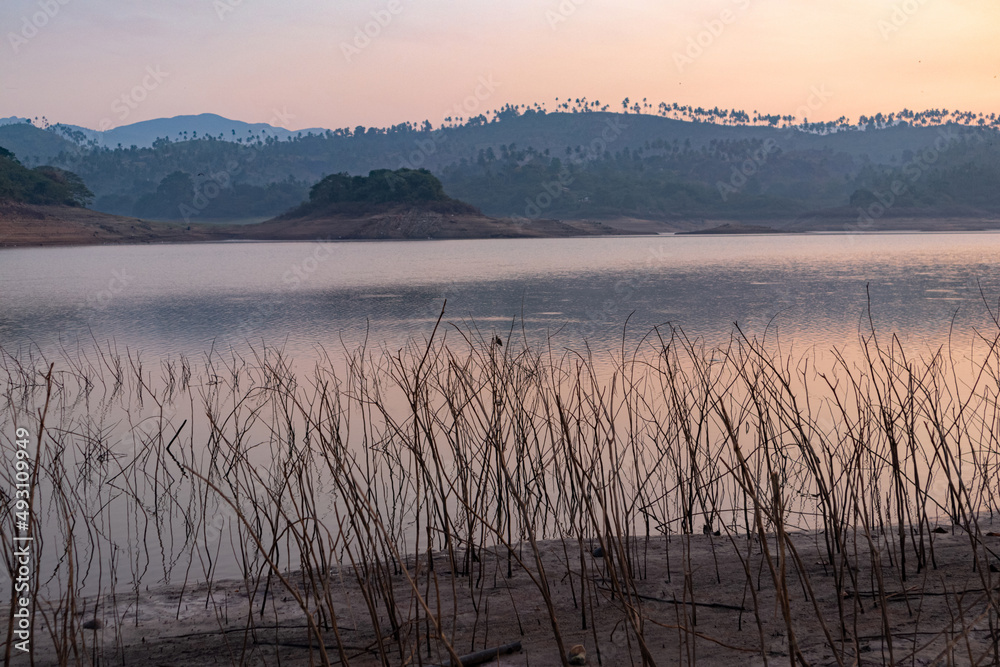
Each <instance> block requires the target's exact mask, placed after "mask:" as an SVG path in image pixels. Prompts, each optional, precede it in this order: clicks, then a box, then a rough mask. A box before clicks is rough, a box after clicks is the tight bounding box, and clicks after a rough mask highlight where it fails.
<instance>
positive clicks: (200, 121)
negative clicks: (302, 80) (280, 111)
mask: <svg viewBox="0 0 1000 667" xmlns="http://www.w3.org/2000/svg"><path fill="white" fill-rule="evenodd" d="M29 122H30V119H28V118H20V117H17V116H11V117H9V118H0V126H3V125H12V124H16V123H24V124H27V123H29ZM47 129H51V130H52V131H53V132H55V133H57V134H58V135H59V136H61V137H63V138H65V139H67V140H68V141H71V142H73V143H76V144H80V145H85V144H86V145H91V146H99V147H104V148H116V147H118V146H121V147H122V148H130V147H132V146H135V147H137V148H150V147H151V146H152V145H153V142H155V141H156V140H157V139H163V138H167V139H170V140H171V141H185V140H190V139H204V138H207V137H212V138H213V139H220V140H223V141H232V142H234V143H235V142H240V143H243V142H249V141H256V140H257V139H260V138H266V137H274V138H276V139H278V140H279V141H286V140H288V139H289V138H292V137H297V136H305V135H308V134H323V133H325V132H326V131H327V130H326V129H325V128H316V127H314V128H309V129H305V130H287V129H285V128H283V127H275V126H273V125H269V124H267V123H244V122H243V121H240V120H230V119H229V118H223V117H222V116H219V115H216V114H213V113H203V114H198V115H195V116H174V117H173V118H156V119H154V120H145V121H141V122H138V123H132V124H130V125H122V126H120V127H115V128H112V129H110V130H105V131H104V132H101V131H99V130H92V129H90V128H86V127H80V126H78V125H66V124H62V123H59V124H56V125H51V126H49V128H47Z"/></svg>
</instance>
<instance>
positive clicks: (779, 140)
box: [0, 100, 1000, 220]
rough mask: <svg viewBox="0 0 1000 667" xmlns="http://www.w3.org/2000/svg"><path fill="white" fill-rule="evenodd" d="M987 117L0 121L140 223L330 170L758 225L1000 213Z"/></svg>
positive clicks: (29, 159)
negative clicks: (195, 124)
mask: <svg viewBox="0 0 1000 667" xmlns="http://www.w3.org/2000/svg"><path fill="white" fill-rule="evenodd" d="M626 102H628V101H626ZM625 111H627V113H625ZM997 125H998V121H997V119H996V117H995V116H990V117H985V116H976V115H971V114H964V113H962V112H955V111H938V110H931V111H927V112H922V113H919V114H918V113H913V112H909V111H903V112H899V113H896V114H888V115H883V114H876V115H875V116H872V117H864V118H862V119H860V120H859V122H858V123H856V124H851V123H849V122H847V121H846V120H845V119H840V120H838V121H836V122H831V123H806V122H795V119H794V118H791V117H783V116H768V115H762V114H758V113H756V112H755V113H754V114H753V115H750V114H746V113H744V112H738V111H721V110H718V109H713V110H706V109H689V108H687V107H676V106H665V105H661V106H660V107H658V108H657V107H652V106H651V105H650V104H648V103H646V102H643V103H641V104H640V103H628V104H624V105H623V109H622V113H614V112H611V111H609V110H608V108H607V105H600V106H598V105H596V104H594V103H591V102H587V101H586V100H574V101H572V102H570V101H567V102H564V103H563V105H561V106H560V109H559V111H558V112H546V111H544V110H543V109H541V108H540V107H537V105H536V107H532V108H528V107H521V108H518V107H510V106H508V107H505V108H504V109H501V110H499V111H497V112H495V113H491V114H484V115H481V116H477V117H474V118H470V119H448V121H447V122H446V123H445V125H444V126H442V127H439V128H436V129H435V128H432V127H431V125H430V123H423V124H420V125H418V124H413V123H403V124H400V125H396V126H393V127H389V128H365V127H357V128H353V129H349V128H343V129H339V130H327V131H323V132H317V133H312V134H308V133H307V134H304V135H302V136H298V135H295V136H289V137H288V138H287V139H286V140H279V139H278V138H276V137H263V136H260V135H255V136H253V137H246V138H243V137H239V138H238V140H232V137H229V138H220V137H215V136H208V137H199V138H198V139H193V138H192V139H185V138H184V136H185V135H183V134H182V135H180V139H179V140H178V136H176V135H175V136H174V137H173V138H171V137H161V138H159V139H158V140H155V141H154V142H153V145H152V146H150V147H148V148H140V147H135V146H133V147H117V146H116V147H114V148H110V147H105V146H100V145H96V144H95V143H94V141H92V140H87V139H86V138H81V137H77V138H78V139H80V141H78V142H74V141H70V140H69V139H66V138H65V137H66V136H70V138H72V137H73V135H72V133H68V132H66V131H65V130H64V131H61V132H60V131H59V130H56V129H53V128H58V127H59V126H53V127H50V128H48V129H46V130H43V129H40V128H37V127H33V126H31V125H28V124H20V125H17V126H3V127H0V145H8V144H9V145H8V147H12V148H13V149H14V151H15V152H17V153H18V155H19V156H21V157H22V159H23V161H24V162H25V164H26V165H28V166H34V165H40V164H43V163H48V164H52V165H55V166H57V167H60V168H62V169H65V170H68V171H72V172H75V173H77V174H79V175H80V177H81V178H82V179H83V181H84V183H85V184H86V186H87V187H89V188H90V190H92V191H93V192H94V194H95V199H94V208H96V209H98V210H102V211H107V212H112V213H118V214H122V215H137V216H140V217H143V218H152V219H165V220H168V219H182V218H183V219H187V220H234V219H250V218H265V217H270V216H273V215H277V214H279V213H281V212H283V211H286V210H288V209H290V208H292V207H295V206H297V205H299V204H300V203H302V202H304V201H306V200H307V199H308V196H309V190H310V188H311V187H312V186H313V185H314V184H316V183H317V182H319V181H321V180H322V179H323V178H325V177H327V176H329V175H331V174H341V173H346V174H349V175H364V174H368V173H369V172H370V171H372V170H376V169H392V170H396V169H404V168H405V169H421V168H424V169H428V170H430V172H432V173H433V174H434V175H435V176H437V177H438V178H439V179H440V180H441V182H442V183H443V186H444V189H445V191H446V192H447V193H448V194H449V195H450V196H452V197H455V198H457V199H461V200H463V201H466V202H468V203H470V204H472V205H474V206H476V207H479V208H481V209H482V210H483V212H484V213H487V214H489V215H495V216H517V217H528V218H535V217H549V218H563V219H571V218H573V219H588V218H589V219H608V218H615V217H620V216H627V217H636V218H643V219H650V220H671V219H677V218H685V219H692V218H718V217H724V218H733V219H748V220H758V219H763V218H790V217H796V216H800V215H802V214H806V213H809V212H815V211H823V210H830V209H833V210H841V211H843V212H845V214H846V213H849V212H850V211H852V210H865V209H866V207H870V206H872V205H874V204H879V205H882V206H886V205H888V206H890V207H892V206H895V207H900V208H906V209H907V210H908V211H909V212H910V213H911V214H914V212H915V214H918V215H927V216H933V215H939V214H941V213H942V212H947V213H948V214H949V215H983V214H992V213H1000V198H998V196H997V194H996V192H997V188H996V185H997V180H998V176H1000V149H998V145H1000V144H998V142H997V138H998V137H1000V132H998V130H997ZM5 141H8V144H4V142H5ZM18 146H20V147H21V149H20V150H19V149H18V148H17V147H18Z"/></svg>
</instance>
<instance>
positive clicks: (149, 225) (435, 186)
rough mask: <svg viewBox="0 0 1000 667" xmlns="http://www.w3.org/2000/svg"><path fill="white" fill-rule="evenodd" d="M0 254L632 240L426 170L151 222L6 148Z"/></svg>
mask: <svg viewBox="0 0 1000 667" xmlns="http://www.w3.org/2000/svg"><path fill="white" fill-rule="evenodd" d="M0 151H2V152H0V247H17V246H40V245H87V244H102V243H113V244H114V243H168V242H175V243H176V242H199V241H236V240H247V241H295V240H315V239H331V240H336V239H344V240H348V239H484V238H539V237H569V236H593V235H608V234H628V233H630V232H627V231H621V230H616V229H614V228H611V227H608V226H604V225H601V224H600V223H596V222H586V221H579V222H578V221H574V222H563V221H559V220H546V219H529V218H523V219H511V218H492V217H489V216H486V215H484V214H483V213H482V212H481V211H480V210H479V209H478V208H476V207H474V206H472V205H470V204H466V203H465V202H462V201H459V200H457V199H452V198H451V197H449V196H448V195H447V194H445V192H444V187H443V186H442V185H441V181H439V180H438V179H437V178H436V177H435V176H434V175H433V174H431V173H430V172H429V171H428V170H426V169H397V170H390V169H376V170H373V171H371V172H370V173H369V174H368V176H351V175H349V174H344V173H341V174H333V175H331V176H327V177H326V178H324V179H323V180H321V181H320V182H319V183H317V184H316V185H314V186H313V187H312V189H311V191H310V194H309V201H307V202H305V203H303V204H301V205H300V206H297V207H295V208H293V209H292V210H290V211H288V212H287V213H284V214H282V215H279V216H278V217H275V218H272V219H271V220H267V221H264V222H261V223H257V224H248V225H236V224H209V223H192V224H185V223H181V222H152V221H148V220H142V219H139V218H129V217H123V216H117V215H111V214H107V213H100V212H98V211H92V210H90V209H87V208H86V207H85V206H86V204H87V203H89V201H90V199H91V198H92V197H93V195H92V194H91V193H90V190H88V189H87V187H86V185H85V184H84V183H83V181H82V179H80V177H79V176H77V175H76V174H74V173H72V172H68V171H64V170H61V169H56V168H54V167H38V168H36V169H28V168H26V167H24V166H23V165H21V163H20V162H19V161H18V160H17V158H16V157H15V156H14V155H13V153H11V152H10V151H7V150H4V149H2V148H0Z"/></svg>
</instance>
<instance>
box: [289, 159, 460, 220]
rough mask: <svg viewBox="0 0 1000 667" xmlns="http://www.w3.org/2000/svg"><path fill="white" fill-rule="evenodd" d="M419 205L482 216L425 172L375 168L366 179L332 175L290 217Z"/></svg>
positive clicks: (442, 211) (318, 185)
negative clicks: (447, 191)
mask: <svg viewBox="0 0 1000 667" xmlns="http://www.w3.org/2000/svg"><path fill="white" fill-rule="evenodd" d="M399 205H404V206H420V207H422V208H425V209H430V210H435V211H438V212H441V213H479V211H478V210H476V209H475V207H472V206H469V205H468V204H465V203H463V202H460V201H456V200H454V199H452V198H450V197H449V196H448V195H446V194H445V192H444V186H443V185H441V181H439V180H438V179H437V177H435V176H434V175H433V174H432V173H431V172H429V171H427V170H426V169H405V168H404V169H396V170H392V169H374V170H372V171H371V172H369V174H368V175H367V176H351V175H350V174H343V173H342V174H332V175H330V176H327V177H326V178H324V179H323V180H321V181H320V182H319V183H317V184H316V185H314V186H313V187H312V189H311V190H310V191H309V201H308V202H306V203H305V204H303V205H302V206H300V207H298V208H296V209H294V210H292V211H290V212H289V215H290V216H293V217H294V216H304V215H313V214H324V215H325V214H338V213H343V214H349V215H354V214H362V213H366V212H369V211H373V210H381V209H387V208H392V207H395V206H399Z"/></svg>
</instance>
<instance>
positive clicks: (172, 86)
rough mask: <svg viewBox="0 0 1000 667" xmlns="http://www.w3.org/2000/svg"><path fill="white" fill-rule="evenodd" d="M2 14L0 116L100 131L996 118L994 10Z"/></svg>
mask: <svg viewBox="0 0 1000 667" xmlns="http://www.w3.org/2000/svg"><path fill="white" fill-rule="evenodd" d="M0 18H2V24H3V26H4V32H5V35H4V43H3V44H2V45H0V54H2V55H0V86H2V88H3V92H2V93H0V116H12V115H17V116H32V117H33V116H36V115H37V116H41V115H45V116H47V117H48V119H49V120H50V121H52V122H66V123H72V124H77V125H84V126H87V127H94V128H96V127H98V126H99V125H101V124H102V123H103V124H104V126H105V127H112V126H118V125H125V124H128V123H133V122H136V121H140V120H146V119H150V118H157V117H165V116H175V115H179V114H194V113H202V112H213V113H218V114H221V115H223V116H227V117H230V118H235V119H239V120H245V121H249V122H271V123H272V124H274V125H282V126H284V127H287V128H289V129H299V128H304V127H312V126H320V127H344V126H351V127H353V126H355V125H359V124H360V125H367V126H371V125H379V126H381V125H388V124H394V123H399V122H403V121H422V120H424V119H429V120H431V122H433V123H434V124H435V125H437V124H439V123H440V122H441V121H442V120H443V119H444V117H445V116H448V115H453V114H454V113H455V108H456V106H457V107H459V108H460V109H461V108H462V107H465V110H463V111H462V112H461V113H460V114H459V115H462V116H468V115H475V114H476V113H480V112H483V111H486V110H487V109H493V108H499V107H501V106H503V105H504V104H507V103H516V104H521V103H533V102H546V103H547V106H548V108H549V109H552V108H553V107H554V104H553V101H554V99H555V98H556V97H560V98H565V97H583V96H586V97H587V98H588V99H590V100H600V101H601V103H602V104H605V103H606V104H610V105H611V106H612V108H615V109H620V108H621V101H622V99H623V98H625V97H630V98H631V99H632V100H641V99H642V98H644V97H645V98H647V99H648V100H649V101H650V102H653V103H654V104H655V103H659V102H661V101H665V102H677V103H680V104H688V105H693V106H707V107H715V106H719V107H723V108H740V109H745V110H746V111H748V112H752V111H753V110H759V111H761V112H768V113H779V114H795V115H797V116H798V117H799V118H800V119H801V117H802V116H803V113H802V111H804V110H810V114H809V119H810V120H832V119H835V118H837V117H839V116H841V115H846V116H848V117H850V118H853V119H857V117H858V116H859V115H860V114H872V113H875V112H878V111H882V112H889V111H896V110H899V109H902V108H904V107H905V108H910V109H914V110H922V109H927V108H942V107H943V108H948V109H963V110H970V111H977V112H980V111H985V112H987V113H992V112H996V111H1000V109H998V104H997V102H998V101H1000V88H998V87H1000V79H998V78H997V76H998V74H1000V57H998V56H1000V39H998V38H997V34H996V31H997V28H998V26H1000V2H997V0H899V1H895V2H890V1H888V0H562V1H561V2H560V1H559V0H464V1H463V2H459V1H458V0H374V1H370V2H369V1H362V0H0ZM366 33H367V34H366ZM810 107H811V109H810ZM466 111H472V114H469V113H466Z"/></svg>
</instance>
